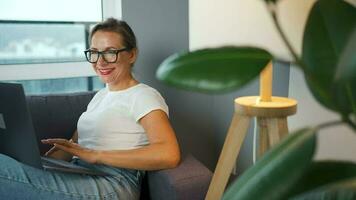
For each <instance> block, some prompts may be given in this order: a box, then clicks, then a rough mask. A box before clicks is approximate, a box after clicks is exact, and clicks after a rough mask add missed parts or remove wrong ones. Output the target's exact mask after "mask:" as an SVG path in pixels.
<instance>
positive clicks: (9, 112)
mask: <svg viewBox="0 0 356 200" xmlns="http://www.w3.org/2000/svg"><path fill="white" fill-rule="evenodd" d="M0 153H2V154H5V155H7V156H10V157H12V158H14V159H16V160H18V161H20V162H22V163H24V164H27V165H30V166H33V167H36V168H39V169H45V170H59V171H66V172H72V173H81V174H94V175H105V174H104V173H101V172H96V171H93V170H90V169H87V168H84V167H81V166H77V165H74V164H72V163H69V162H66V161H63V160H57V159H52V158H48V157H41V156H40V152H39V148H38V143H37V136H36V134H35V131H34V128H33V124H32V120H31V115H30V112H29V110H28V107H27V102H26V97H25V93H24V90H23V87H22V85H21V84H17V83H1V82H0Z"/></svg>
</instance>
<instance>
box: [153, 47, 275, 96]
mask: <svg viewBox="0 0 356 200" xmlns="http://www.w3.org/2000/svg"><path fill="white" fill-rule="evenodd" d="M271 59H272V56H271V54H270V53H268V52H267V51H265V50H263V49H259V48H253V47H232V46H230V47H220V48H211V49H202V50H197V51H193V52H188V53H180V54H174V55H172V56H170V57H168V58H167V59H166V60H165V61H164V62H163V63H162V64H161V65H160V66H159V68H158V70H157V78H158V79H159V80H161V81H163V82H165V83H167V84H169V85H172V86H175V87H178V88H182V89H188V90H194V91H198V92H210V93H213V92H227V91H232V90H235V89H238V88H240V87H241V86H243V85H244V84H246V83H247V82H249V81H250V80H252V79H254V78H255V77H256V76H257V75H258V74H259V73H260V71H261V70H262V69H263V68H264V67H265V66H266V65H267V63H268V62H269V61H270V60H271Z"/></svg>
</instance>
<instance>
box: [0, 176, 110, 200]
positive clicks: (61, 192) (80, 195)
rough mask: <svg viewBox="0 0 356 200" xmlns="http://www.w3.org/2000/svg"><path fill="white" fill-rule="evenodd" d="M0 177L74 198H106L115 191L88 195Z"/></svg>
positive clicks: (0, 177) (1, 177) (2, 177)
mask: <svg viewBox="0 0 356 200" xmlns="http://www.w3.org/2000/svg"><path fill="white" fill-rule="evenodd" d="M0 179H6V180H10V181H15V182H18V183H23V184H27V185H29V186H32V187H34V188H36V189H38V190H42V191H46V192H53V193H57V194H63V195H67V196H70V197H76V198H82V199H86V198H93V197H94V198H99V199H105V198H108V197H112V196H114V195H115V194H116V193H115V192H111V193H109V194H106V195H103V196H101V195H90V194H78V193H77V194H75V193H67V192H64V191H59V190H50V189H48V188H44V187H42V186H38V185H35V184H32V183H30V182H24V181H21V180H16V179H13V178H11V177H4V176H0Z"/></svg>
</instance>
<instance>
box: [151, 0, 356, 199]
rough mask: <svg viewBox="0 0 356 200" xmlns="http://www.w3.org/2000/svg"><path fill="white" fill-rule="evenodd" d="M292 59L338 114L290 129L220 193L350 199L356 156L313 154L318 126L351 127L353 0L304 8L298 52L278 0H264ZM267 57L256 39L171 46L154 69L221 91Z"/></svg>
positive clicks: (181, 82) (186, 85)
mask: <svg viewBox="0 0 356 200" xmlns="http://www.w3.org/2000/svg"><path fill="white" fill-rule="evenodd" d="M265 2H266V5H267V6H268V10H269V12H270V14H271V16H272V18H273V21H274V23H275V25H276V28H277V30H278V32H279V33H280V35H281V37H282V39H283V41H284V42H285V44H286V46H287V47H288V49H289V51H290V52H291V55H292V56H293V59H294V60H293V62H294V63H295V64H296V66H297V67H299V68H300V69H301V70H302V71H303V73H304V76H305V79H306V83H307V85H308V87H309V89H310V91H311V92H312V94H313V96H314V97H315V99H316V100H317V101H318V102H319V103H320V104H321V105H322V106H324V107H325V108H327V109H330V110H332V111H334V112H336V113H338V114H339V115H340V120H337V121H332V122H326V123H323V124H317V125H315V126H313V127H306V128H303V129H300V130H297V131H296V132H295V133H292V134H289V136H288V137H286V138H285V139H284V140H282V141H281V142H280V143H279V144H277V145H276V146H274V147H273V148H272V149H271V150H270V151H268V152H267V153H266V154H265V155H264V156H263V157H262V158H261V159H260V160H258V161H257V162H256V163H255V165H253V166H252V167H250V168H249V169H248V170H246V171H245V172H244V173H243V174H242V175H241V176H240V177H239V178H238V179H237V180H236V181H235V182H234V183H233V184H232V185H231V186H230V187H229V189H228V190H227V191H226V192H225V194H224V197H223V199H243V200H248V199H251V200H255V199H268V200H273V199H289V198H292V199H356V164H354V163H352V162H343V161H313V160H312V159H313V155H314V152H315V148H316V144H315V143H316V137H317V133H318V132H320V130H322V129H325V128H328V127H331V126H335V125H347V126H350V127H351V128H352V130H353V131H354V132H355V131H356V54H355V52H356V8H355V7H354V6H353V5H351V4H349V3H347V2H345V1H342V0H318V1H316V2H315V4H314V5H313V8H312V9H311V11H310V13H309V17H308V20H307V23H306V27H305V31H304V35H303V47H302V54H301V56H299V55H297V53H296V52H295V51H294V50H293V48H292V46H291V45H290V43H289V41H288V39H287V37H286V36H285V34H284V32H283V31H282V29H281V27H280V24H279V22H278V17H277V13H276V5H277V4H278V2H279V1H278V0H265ZM271 59H278V58H276V57H274V56H273V55H272V54H271V53H269V52H268V51H266V50H264V49H261V48H258V47H240V46H225V47H219V48H209V49H201V50H196V51H192V52H184V53H177V54H174V55H172V56H170V57H169V58H167V59H166V60H165V61H164V62H163V63H162V64H161V65H160V66H159V68H158V70H157V78H158V79H159V80H161V81H163V82H164V83H166V84H168V85H172V86H175V87H179V88H183V89H188V90H193V91H198V92H210V93H221V92H227V91H232V90H236V89H238V88H240V87H242V86H243V85H245V84H246V83H248V82H249V81H250V80H252V79H254V78H255V77H256V76H257V75H259V73H260V72H261V70H262V69H263V68H264V67H265V66H266V64H267V62H269V60H271Z"/></svg>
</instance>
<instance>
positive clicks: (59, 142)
mask: <svg viewBox="0 0 356 200" xmlns="http://www.w3.org/2000/svg"><path fill="white" fill-rule="evenodd" d="M41 142H42V143H44V144H52V145H54V147H55V148H58V149H61V150H63V151H65V152H68V153H70V154H72V155H74V156H78V157H79V158H80V159H81V160H83V161H86V162H88V163H96V161H97V155H96V154H97V151H95V150H92V149H88V148H84V147H82V146H80V145H79V144H77V143H74V142H72V141H71V140H66V139H61V138H58V139H57V138H56V139H44V140H41Z"/></svg>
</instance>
